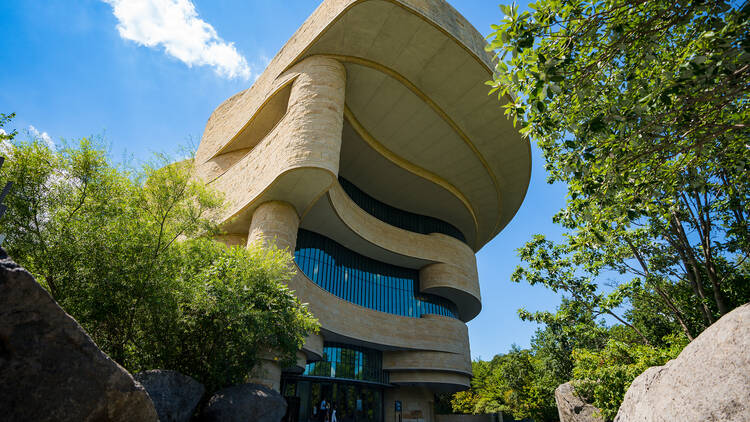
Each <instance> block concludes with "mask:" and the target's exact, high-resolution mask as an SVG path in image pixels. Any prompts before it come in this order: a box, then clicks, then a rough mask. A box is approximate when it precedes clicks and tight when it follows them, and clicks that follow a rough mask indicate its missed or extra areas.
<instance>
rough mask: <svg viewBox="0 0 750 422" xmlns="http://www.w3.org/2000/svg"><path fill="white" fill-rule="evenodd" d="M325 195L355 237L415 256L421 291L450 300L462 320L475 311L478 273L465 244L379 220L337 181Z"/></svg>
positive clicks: (478, 307)
mask: <svg viewBox="0 0 750 422" xmlns="http://www.w3.org/2000/svg"><path fill="white" fill-rule="evenodd" d="M328 199H329V203H330V207H331V208H333V210H334V212H335V213H336V215H337V216H338V218H339V220H340V221H341V222H342V223H343V224H344V225H345V226H346V227H347V228H348V229H349V230H350V231H352V232H354V233H355V234H356V235H357V236H358V237H359V238H361V239H364V240H365V241H367V242H369V243H371V244H373V245H375V246H377V247H378V248H380V249H382V250H385V251H388V252H390V253H391V254H397V255H400V256H405V257H411V258H413V259H414V260H415V263H414V264H415V266H416V267H417V268H420V275H419V279H420V284H419V288H420V292H421V293H423V294H431V295H437V296H441V297H443V298H445V299H448V300H450V301H451V302H452V303H454V304H455V305H456V307H457V310H458V317H459V319H461V320H462V321H470V320H471V319H473V318H474V317H475V316H477V315H478V314H479V312H480V311H481V309H482V302H481V295H480V291H479V275H478V273H477V267H476V257H475V255H474V252H473V251H472V250H471V248H470V247H469V246H468V245H466V244H465V243H463V242H461V241H459V240H458V239H455V238H453V237H450V236H447V235H444V234H440V233H432V234H421V233H414V232H411V231H408V230H404V229H400V228H398V227H394V226H392V225H390V224H388V223H386V222H384V221H381V220H379V219H377V218H375V217H374V216H372V215H371V214H369V213H368V212H366V211H365V210H363V209H361V208H360V207H359V206H358V205H357V204H356V203H355V202H354V201H353V200H352V199H351V198H349V196H348V195H347V194H346V192H345V191H344V189H343V188H342V187H341V185H340V184H338V183H334V184H333V186H331V189H330V190H329V191H328ZM337 240H338V239H337ZM346 246H349V245H346ZM370 256H372V255H370Z"/></svg>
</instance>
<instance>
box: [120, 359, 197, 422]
mask: <svg viewBox="0 0 750 422" xmlns="http://www.w3.org/2000/svg"><path fill="white" fill-rule="evenodd" d="M133 377H134V378H135V379H136V381H138V382H140V383H141V385H143V387H144V388H145V389H146V391H148V395H149V396H151V401H153V402H154V406H155V407H156V413H158V414H159V421H161V422H189V421H190V418H191V417H192V416H193V412H195V408H196V407H197V406H198V402H200V400H201V397H203V393H204V392H205V391H206V389H205V387H203V384H201V383H199V382H198V381H196V380H194V379H193V378H191V377H189V376H187V375H182V374H181V373H179V372H176V371H168V370H163V369H152V370H150V371H145V372H139V373H137V374H135V375H134V376H133Z"/></svg>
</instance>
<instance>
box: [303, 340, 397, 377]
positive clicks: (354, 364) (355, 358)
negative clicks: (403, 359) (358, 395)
mask: <svg viewBox="0 0 750 422" xmlns="http://www.w3.org/2000/svg"><path fill="white" fill-rule="evenodd" d="M303 375H310V376H323V377H330V378H343V379H356V380H360V381H372V382H379V383H382V384H387V383H388V374H387V373H386V372H383V355H382V353H381V352H380V351H379V350H373V349H368V348H365V347H359V346H352V345H348V344H340V343H325V347H324V348H323V360H321V361H318V362H313V363H308V364H307V366H305V372H304V374H303Z"/></svg>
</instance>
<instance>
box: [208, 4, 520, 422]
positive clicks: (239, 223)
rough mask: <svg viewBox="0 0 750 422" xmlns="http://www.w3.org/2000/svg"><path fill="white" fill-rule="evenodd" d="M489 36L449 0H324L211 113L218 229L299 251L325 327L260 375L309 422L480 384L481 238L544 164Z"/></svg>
mask: <svg viewBox="0 0 750 422" xmlns="http://www.w3.org/2000/svg"><path fill="white" fill-rule="evenodd" d="M484 46H485V42H484V40H483V38H482V36H481V35H480V34H479V33H478V32H477V31H476V30H475V29H474V28H473V27H472V26H471V25H470V24H469V23H468V22H467V21H466V20H465V19H464V18H463V17H462V16H460V15H459V14H458V13H457V12H456V11H455V10H454V9H453V8H452V7H451V6H450V5H448V4H447V3H445V2H444V1H442V0H325V1H323V3H322V4H321V5H320V6H319V7H318V9H317V10H316V11H315V12H314V13H313V14H312V16H310V18H308V20H307V21H306V22H305V23H304V24H303V25H302V26H301V27H300V29H299V30H298V31H297V32H296V33H295V34H294V35H293V36H292V38H291V39H290V40H289V41H288V42H287V44H286V45H285V46H284V47H283V48H282V49H281V51H280V52H279V53H278V54H277V55H276V57H275V58H274V59H273V60H272V61H271V63H270V64H269V65H268V67H267V69H266V70H265V72H264V73H263V74H262V75H261V76H260V77H259V78H258V79H257V81H256V82H255V83H254V84H253V86H252V87H250V88H249V89H247V90H245V91H242V92H240V93H238V94H236V95H234V96H233V97H231V98H229V99H228V100H226V101H225V102H224V103H223V104H221V105H220V106H219V107H218V108H217V109H216V110H215V111H214V112H213V114H212V115H211V117H210V119H209V121H208V123H207V125H206V130H205V132H204V135H203V138H202V140H201V144H200V146H199V149H198V152H197V155H196V170H197V173H198V174H199V175H200V177H202V178H203V179H204V180H205V181H207V182H209V183H210V184H211V186H213V187H215V188H216V189H218V190H220V191H222V192H223V193H224V194H225V196H226V198H227V201H228V206H227V207H226V208H225V209H224V210H223V211H222V213H221V214H220V215H217V216H216V218H217V219H218V220H219V221H220V222H221V223H222V227H223V229H224V231H225V234H224V235H222V236H221V237H219V240H222V241H224V242H226V243H227V244H230V245H245V244H249V243H254V242H262V243H265V244H269V243H274V244H275V245H276V246H277V247H280V248H286V249H288V250H289V252H290V253H293V254H294V256H295V262H296V265H297V272H296V275H295V276H294V278H293V279H292V280H291V281H290V288H291V289H293V290H294V291H295V292H296V294H297V295H298V296H299V297H300V299H301V300H302V301H303V302H306V303H308V304H309V307H310V309H311V311H312V312H313V313H314V314H315V316H316V317H317V318H318V319H319V321H320V324H321V332H320V334H318V335H314V336H311V337H309V338H308V339H307V341H306V344H305V346H304V347H303V349H302V350H301V351H300V353H298V363H297V365H296V367H294V368H276V367H274V363H273V353H271V352H269V353H268V360H267V361H266V363H265V364H264V365H263V368H259V371H256V373H253V374H251V376H252V377H253V378H254V379H255V380H256V381H259V382H263V383H266V384H268V385H271V386H272V387H274V388H277V389H281V390H282V393H283V394H284V395H285V396H286V397H287V401H288V402H289V404H290V412H296V416H297V419H295V420H307V419H311V418H313V415H314V414H315V413H317V412H318V411H319V404H320V401H321V400H326V401H327V402H332V401H335V402H337V403H338V404H337V412H338V415H339V420H344V419H346V418H348V417H352V418H355V417H356V418H357V420H377V421H380V420H385V421H394V420H398V418H399V417H401V419H402V420H407V419H422V420H425V421H430V420H434V416H433V412H432V401H433V397H434V393H437V392H448V391H457V390H461V389H465V388H467V387H468V385H469V381H470V378H471V355H470V351H469V339H468V330H467V327H466V322H468V321H469V320H471V319H473V318H474V317H476V316H477V314H478V313H479V312H480V311H481V308H482V302H481V295H480V289H479V279H478V274H477V266H476V258H475V253H476V251H478V250H479V249H480V248H481V247H482V246H483V245H484V244H486V243H487V242H488V241H489V240H491V239H492V238H493V237H495V236H496V235H497V234H498V233H499V232H500V230H502V228H503V227H504V226H505V225H506V224H507V223H508V222H509V221H510V220H511V219H512V217H513V215H514V214H515V212H516V211H517V210H518V208H519V207H520V205H521V202H522V201H523V197H524V195H525V192H526V188H527V187H528V182H529V175H530V164H531V163H530V150H529V145H528V142H527V141H526V140H523V139H522V138H521V136H520V135H519V134H518V133H517V132H516V131H515V130H514V129H513V127H512V124H510V122H508V121H507V120H506V118H505V117H504V115H503V110H502V108H501V104H499V103H498V101H497V98H496V97H491V96H488V95H487V87H486V85H485V84H484V82H485V81H486V80H488V79H490V78H491V69H492V66H493V64H492V60H491V56H490V55H489V54H488V53H486V52H485V50H484ZM313 409H315V410H313ZM399 409H400V410H399ZM342 416H343V418H342Z"/></svg>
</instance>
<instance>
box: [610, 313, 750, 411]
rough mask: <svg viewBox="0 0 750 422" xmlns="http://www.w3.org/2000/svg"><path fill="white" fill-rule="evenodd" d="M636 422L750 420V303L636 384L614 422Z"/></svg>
mask: <svg viewBox="0 0 750 422" xmlns="http://www.w3.org/2000/svg"><path fill="white" fill-rule="evenodd" d="M634 421H638V422H655V421H664V422H667V421H683V422H691V421H696V422H697V421H701V422H708V421H722V422H746V421H750V304H746V305H743V306H740V307H739V308H737V309H735V310H733V311H732V312H730V313H728V314H726V315H724V316H723V317H722V318H721V319H720V320H718V321H716V322H715V323H714V324H713V325H711V326H710V327H708V328H707V329H706V330H705V331H703V333H701V335H699V336H698V337H696V338H695V340H693V341H692V342H690V344H688V345H687V347H685V349H684V350H683V351H682V353H680V355H679V356H677V358H675V359H673V360H671V361H669V362H667V364H666V365H664V366H655V367H651V368H649V369H647V370H646V371H645V372H644V373H642V374H641V375H639V376H638V377H637V378H636V379H635V380H634V381H633V383H632V384H631V385H630V388H629V389H628V391H627V393H625V399H624V400H623V402H622V405H621V406H620V409H619V411H618V412H617V416H616V417H615V422H634Z"/></svg>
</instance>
